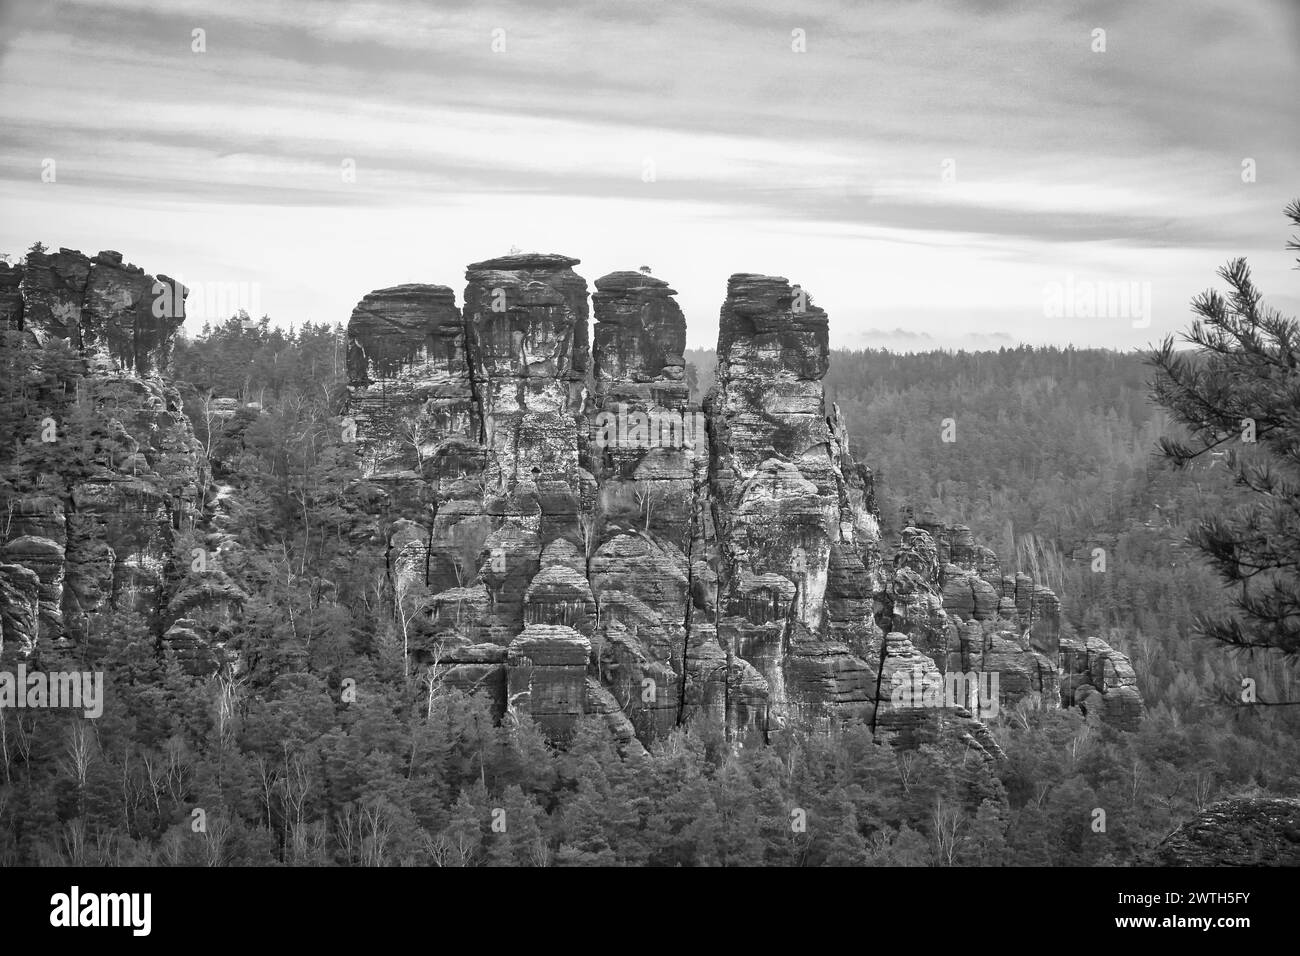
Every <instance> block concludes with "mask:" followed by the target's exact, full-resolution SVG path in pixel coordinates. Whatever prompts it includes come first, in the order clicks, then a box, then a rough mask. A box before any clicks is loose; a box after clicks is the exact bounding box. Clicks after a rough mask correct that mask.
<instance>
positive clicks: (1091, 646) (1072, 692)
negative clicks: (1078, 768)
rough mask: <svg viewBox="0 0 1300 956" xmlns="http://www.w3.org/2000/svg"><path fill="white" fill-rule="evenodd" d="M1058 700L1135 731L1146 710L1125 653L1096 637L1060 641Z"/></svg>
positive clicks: (1116, 725) (1135, 676)
mask: <svg viewBox="0 0 1300 956" xmlns="http://www.w3.org/2000/svg"><path fill="white" fill-rule="evenodd" d="M1061 671H1062V677H1061V702H1062V703H1063V704H1064V705H1065V706H1067V707H1069V706H1075V707H1078V708H1079V709H1080V710H1081V711H1083V712H1084V713H1086V714H1091V713H1093V712H1094V711H1095V712H1096V713H1098V714H1100V716H1101V718H1102V719H1103V720H1104V721H1105V722H1106V723H1108V724H1111V725H1113V726H1115V727H1118V728H1120V729H1121V730H1136V729H1137V725H1138V723H1139V722H1140V721H1141V720H1142V717H1143V715H1144V714H1145V713H1146V707H1145V705H1144V704H1143V703H1142V695H1141V694H1140V693H1139V691H1138V687H1137V674H1136V673H1135V672H1134V671H1133V665H1132V664H1131V663H1130V662H1129V659H1128V657H1127V656H1126V655H1124V654H1121V653H1120V652H1119V651H1117V650H1115V649H1114V648H1112V647H1111V646H1110V645H1109V644H1107V643H1106V642H1105V641H1103V640H1102V639H1101V638H1098V637H1090V638H1087V639H1086V640H1074V639H1072V638H1063V639H1062V640H1061Z"/></svg>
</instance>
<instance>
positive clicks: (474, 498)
mask: <svg viewBox="0 0 1300 956" xmlns="http://www.w3.org/2000/svg"><path fill="white" fill-rule="evenodd" d="M578 264H579V263H578V260H576V259H571V258H568V257H565V256H556V255H535V254H525V255H512V256H507V257H503V258H500V259H493V260H489V261H486V262H479V263H475V264H473V265H471V266H470V267H469V268H468V270H467V272H466V280H467V285H466V289H465V300H464V306H463V309H462V310H461V311H460V312H459V313H457V311H456V310H455V307H454V303H453V300H452V297H451V293H450V290H448V289H447V288H446V287H443V286H434V285H408V286H398V287H395V288H391V289H384V290H379V291H377V292H374V293H371V294H370V295H368V296H366V297H365V298H364V299H362V301H361V303H360V304H359V305H358V307H357V309H356V310H355V311H354V313H353V316H352V321H351V322H350V324H349V335H350V337H351V346H350V352H349V355H350V359H349V371H350V374H351V395H352V399H351V405H350V412H351V415H352V416H353V418H354V419H355V422H356V425H357V439H358V453H359V456H360V460H361V462H362V464H363V472H364V473H365V476H366V480H367V481H369V482H371V483H372V484H373V485H374V486H375V487H377V488H379V489H380V492H379V494H380V497H381V500H382V501H383V506H382V509H381V510H382V512H383V515H384V517H385V521H384V523H383V529H382V533H381V535H380V537H381V539H382V540H383V541H384V542H385V543H386V547H387V549H388V559H389V560H388V565H389V568H390V578H391V582H392V585H393V592H394V596H395V597H394V600H395V603H398V604H401V606H402V607H403V608H406V609H407V612H408V613H409V612H410V611H416V612H417V614H416V620H417V625H418V626H417V627H416V628H415V632H416V639H415V641H414V643H413V645H412V653H413V656H414V657H415V659H416V661H417V662H418V663H419V664H420V665H421V666H423V667H425V668H426V672H427V673H431V674H434V675H435V679H440V680H445V681H447V682H449V683H451V684H454V685H457V686H466V687H468V686H474V687H481V688H484V689H486V690H487V691H488V692H489V693H491V694H492V695H493V699H494V701H495V704H496V707H497V709H498V711H499V712H500V713H502V714H505V715H509V714H518V713H521V712H527V713H531V714H533V715H534V716H535V717H536V718H537V719H539V720H540V721H541V722H542V724H543V725H544V726H545V727H546V728H547V730H548V731H549V732H550V733H551V734H552V735H553V736H559V737H562V736H564V735H565V734H566V733H567V732H569V730H571V728H572V726H573V722H574V719H575V718H576V717H577V716H578V715H579V714H582V713H598V714H601V715H602V716H604V717H605V719H606V721H607V722H608V723H609V725H610V727H611V730H612V731H613V732H615V733H616V735H617V736H618V737H619V738H620V740H621V741H622V742H624V743H625V744H628V745H631V744H632V743H633V742H634V741H640V742H642V743H648V742H650V741H652V740H653V739H655V738H656V737H660V736H662V735H664V734H665V733H667V732H668V731H669V730H671V729H672V728H673V727H675V726H678V725H680V724H682V723H684V722H686V721H688V720H692V719H696V718H698V717H700V716H703V715H711V716H712V717H713V718H714V719H716V720H718V721H719V722H722V723H724V724H725V725H726V727H727V729H728V732H729V733H731V734H733V735H735V736H737V737H738V738H740V737H744V736H747V735H757V736H759V737H766V736H768V735H770V734H771V733H773V732H776V731H778V730H779V729H780V728H781V727H783V726H786V725H787V724H789V723H790V722H791V721H800V722H805V723H809V722H810V723H813V724H817V723H821V724H827V725H829V724H830V723H832V722H835V721H840V720H843V719H846V718H849V717H854V716H858V717H861V718H862V719H863V720H865V721H868V722H869V723H870V725H871V726H872V727H873V728H875V729H876V731H877V732H878V733H879V734H881V735H882V736H887V737H892V738H896V739H899V740H903V741H907V740H914V739H923V738H924V737H926V736H927V735H933V734H935V733H940V732H942V733H952V734H955V735H957V736H958V737H959V738H962V739H965V740H967V741H968V742H969V743H970V745H971V746H973V747H976V748H978V749H979V750H980V751H981V752H983V753H985V754H989V755H996V754H997V752H998V751H997V745H996V743H995V742H994V741H993V740H992V738H991V736H990V735H989V734H988V732H987V728H986V727H985V725H984V723H983V721H982V719H981V718H987V717H992V716H994V715H995V714H996V713H997V712H998V711H999V709H1000V708H1001V707H1004V706H1012V705H1014V704H1016V703H1017V702H1018V701H1020V700H1022V699H1025V698H1028V697H1030V696H1034V695H1036V697H1037V699H1038V700H1040V701H1042V702H1044V703H1045V704H1046V705H1048V706H1052V705H1055V704H1057V703H1058V702H1059V701H1061V700H1062V699H1063V698H1064V702H1065V703H1067V704H1069V703H1075V702H1076V698H1077V697H1078V696H1079V695H1078V693H1076V685H1077V687H1082V686H1083V683H1082V681H1080V680H1076V679H1075V678H1073V677H1071V678H1069V679H1068V680H1067V681H1066V682H1065V685H1064V686H1063V685H1062V682H1061V679H1060V676H1059V673H1058V657H1059V645H1060V641H1061V638H1060V623H1059V602H1058V601H1056V598H1055V596H1054V595H1053V594H1052V593H1051V592H1050V591H1048V590H1047V589H1045V588H1042V587H1041V586H1036V585H1035V582H1033V581H1031V580H1030V579H1029V578H1028V577H1027V576H1024V575H1019V576H1017V575H1004V574H1003V573H1002V571H1001V569H1000V567H999V565H998V561H997V558H996V556H995V555H994V554H993V552H991V551H990V550H988V549H986V548H982V547H980V546H979V545H978V544H977V543H976V542H975V541H974V540H973V537H972V535H971V533H970V530H969V529H968V528H963V527H960V526H958V527H953V528H947V527H945V526H943V525H941V524H940V523H938V522H937V521H934V520H928V521H927V520H922V521H921V522H915V523H914V524H913V526H911V527H909V528H907V529H905V531H904V532H903V535H902V538H901V540H900V541H899V542H898V543H897V546H896V547H895V548H894V549H893V550H892V553H891V554H889V555H888V556H886V555H885V553H884V549H883V547H882V542H881V541H880V532H879V520H878V516H877V514H876V510H875V501H874V490H873V478H872V474H871V472H870V470H869V469H868V468H866V467H865V466H863V465H860V464H858V463H856V462H855V461H854V459H853V457H852V455H851V453H850V451H849V447H848V438H847V429H846V428H845V425H844V422H843V419H842V417H841V415H840V413H839V410H838V408H836V407H834V406H828V403H827V402H826V399H825V395H824V390H823V387H822V378H823V376H824V375H825V373H826V370H827V363H828V356H829V350H828V332H827V329H828V319H827V316H826V313H825V312H824V311H823V310H822V309H820V308H819V307H817V306H816V305H814V304H813V303H812V300H811V298H810V297H809V296H808V294H807V293H806V292H805V291H804V290H802V289H800V288H799V287H798V286H792V285H790V283H789V282H788V281H787V280H785V279H781V278H775V277H770V276H759V275H751V274H738V275H735V276H732V278H731V280H730V282H729V284H728V289H727V298H726V301H725V302H724V304H723V307H722V313H721V321H720V326H719V342H718V366H717V379H716V384H715V387H714V389H713V391H712V393H711V394H710V396H709V397H708V399H707V401H706V404H705V408H703V409H701V408H699V407H697V406H695V405H692V404H691V402H690V397H689V389H688V388H687V386H686V384H685V375H684V361H683V358H682V353H683V349H684V346H685V332H686V324H685V318H684V317H683V315H682V313H681V310H680V308H679V307H678V305H677V303H676V300H675V295H676V293H675V292H674V291H673V290H672V289H671V288H670V287H669V286H668V284H667V283H666V282H664V281H662V280H660V279H658V278H655V277H652V276H649V275H647V274H645V273H644V272H615V273H611V274H610V275H607V276H603V277H602V278H600V279H597V280H596V282H595V292H594V294H593V295H592V296H591V304H592V313H593V316H592V317H594V320H595V322H594V329H593V335H592V339H591V343H590V346H589V345H588V338H587V331H588V325H587V323H588V309H587V286H586V283H585V281H584V280H583V279H581V278H580V277H579V276H578V275H577V274H576V273H575V272H574V271H573V267H574V266H576V265H578ZM1108 650H1109V649H1108ZM1093 653H1094V658H1092V659H1090V660H1096V659H1099V658H1096V657H1095V655H1096V654H1099V653H1101V651H1100V650H1098V651H1094V652H1093ZM1121 656H1122V655H1117V654H1115V652H1113V651H1111V652H1109V653H1108V654H1107V655H1106V657H1105V660H1107V661H1109V662H1111V663H1110V664H1109V665H1108V666H1109V670H1107V669H1106V666H1104V665H1101V664H1098V665H1096V667H1098V668H1100V670H1099V671H1098V674H1099V675H1100V676H1099V677H1097V678H1092V682H1091V683H1090V684H1089V685H1088V686H1089V687H1090V688H1091V691H1092V692H1093V693H1096V694H1110V695H1112V697H1113V699H1114V701H1115V703H1113V704H1112V705H1111V707H1110V709H1109V710H1106V711H1105V713H1106V715H1107V716H1108V717H1114V718H1116V719H1124V720H1128V718H1129V716H1130V715H1131V708H1128V707H1127V705H1121V704H1120V703H1119V701H1120V699H1121V698H1126V697H1127V694H1128V692H1127V691H1126V690H1123V689H1122V688H1125V687H1128V686H1130V685H1128V684H1125V683H1124V681H1125V680H1126V679H1127V674H1125V673H1121V670H1122V668H1121V667H1120V666H1119V663H1120V662H1119V658H1120V657H1121ZM1071 666H1074V665H1071ZM1092 667H1093V665H1092V664H1091V663H1089V664H1088V665H1087V666H1086V667H1085V668H1084V669H1085V670H1086V671H1087V673H1088V675H1089V676H1090V678H1091V675H1092V669H1091V668H1092ZM1072 673H1073V672H1072ZM1128 673H1131V669H1129V671H1128ZM958 675H960V679H958ZM1107 675H1109V677H1108V676H1107ZM990 678H991V679H990ZM952 689H956V690H957V693H956V694H955V695H954V693H953V692H952ZM1083 696H1084V697H1087V696H1088V695H1087V692H1084V694H1083Z"/></svg>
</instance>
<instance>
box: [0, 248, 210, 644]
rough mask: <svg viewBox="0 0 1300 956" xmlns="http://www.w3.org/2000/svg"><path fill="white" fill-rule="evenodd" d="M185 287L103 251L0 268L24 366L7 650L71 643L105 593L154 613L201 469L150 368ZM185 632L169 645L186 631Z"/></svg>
mask: <svg viewBox="0 0 1300 956" xmlns="http://www.w3.org/2000/svg"><path fill="white" fill-rule="evenodd" d="M185 294H186V290H185V289H184V288H183V287H182V286H180V285H179V284H177V283H175V282H174V281H173V280H171V279H168V278H167V277H165V276H163V277H159V278H158V279H155V278H154V277H153V276H150V275H147V274H145V273H144V271H143V270H141V269H140V268H139V267H137V266H134V265H131V264H129V263H125V264H124V263H123V261H122V256H121V255H120V254H119V253H116V252H101V253H99V254H98V255H97V256H95V257H94V258H93V259H92V258H89V257H87V256H84V255H82V254H81V253H79V252H75V251H73V250H69V249H61V250H59V251H58V252H57V253H46V252H32V253H30V254H29V255H28V256H27V260H26V262H25V263H24V264H23V265H21V266H15V267H9V266H4V267H2V268H0V333H2V334H3V335H4V338H5V340H4V347H5V358H6V368H7V369H8V368H9V366H10V365H11V364H12V365H13V366H21V367H22V370H23V376H24V377H23V384H22V389H23V392H22V396H23V401H22V402H21V403H16V405H17V407H20V408H22V409H23V412H24V415H25V417H24V419H23V420H22V421H20V422H18V423H17V425H16V428H17V431H18V434H16V435H14V436H13V437H14V439H16V440H17V444H16V446H9V445H8V436H6V451H10V450H13V451H14V452H15V455H14V457H13V458H11V459H9V460H8V461H6V462H5V465H6V468H7V470H8V471H9V475H8V477H9V478H10V479H11V480H10V481H9V482H8V483H7V485H6V487H7V488H9V489H11V490H10V491H9V492H7V493H6V494H5V496H4V497H3V499H2V500H0V513H3V514H4V515H5V521H4V524H3V526H2V527H0V531H2V532H3V537H0V561H3V564H0V619H2V620H3V624H4V634H3V636H4V642H5V647H6V649H7V650H8V651H10V652H16V653H20V654H23V655H30V654H31V653H33V651H34V650H36V648H37V647H38V644H39V643H40V642H41V641H43V640H44V641H48V642H51V643H53V644H55V645H59V646H65V645H68V644H76V643H77V642H79V641H81V640H82V639H83V638H84V637H85V636H86V633H87V629H88V623H89V621H90V619H91V618H90V616H91V615H92V614H94V613H95V612H96V611H98V610H100V609H102V608H105V607H108V606H114V607H119V608H121V607H124V606H132V607H134V608H135V609H136V610H138V611H140V612H142V613H144V614H145V615H146V616H147V617H148V618H150V619H151V620H153V621H154V622H155V624H156V625H157V626H159V627H160V628H161V627H165V626H166V624H167V623H168V615H167V613H166V611H167V605H168V602H169V600H170V597H171V593H170V592H171V590H172V585H173V584H174V576H173V575H171V574H169V567H170V566H171V565H172V564H173V562H174V561H175V560H176V556H175V555H174V548H173V545H174V542H175V540H176V539H177V535H179V534H182V533H185V532H192V531H194V530H195V526H196V520H197V519H198V517H199V515H200V510H201V508H202V505H203V501H204V496H205V494H206V491H207V481H208V479H207V465H206V460H205V459H204V457H203V453H202V450H201V448H200V446H199V444H198V442H197V441H196V440H195V438H194V435H193V432H192V429H191V428H190V424H189V421H188V419H186V417H185V416H184V415H183V414H182V411H181V400H180V395H179V393H178V391H177V390H176V388H174V387H173V386H172V385H171V384H170V383H169V382H167V381H165V380H164V379H163V378H161V377H160V376H159V374H158V373H159V371H160V370H161V369H162V368H163V367H164V366H165V365H166V363H167V361H168V357H169V355H170V351H171V342H172V337H173V335H174V334H175V332H176V330H177V328H179V326H180V325H181V323H182V322H183V321H184V300H185ZM184 560H185V562H186V563H189V560H190V559H189V557H188V556H185V557H184ZM174 617H175V615H173V616H172V619H174ZM185 631H186V628H184V627H180V628H179V629H178V630H177V632H176V634H177V636H178V643H179V646H181V647H183V648H192V646H196V645H195V641H198V640H201V638H199V636H198V635H197V634H194V635H192V638H193V639H191V635H186V634H185V633H184V632H185ZM184 653H186V654H188V653H189V650H185V651H184ZM201 656H202V655H199V657H201ZM196 659H197V658H196Z"/></svg>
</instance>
